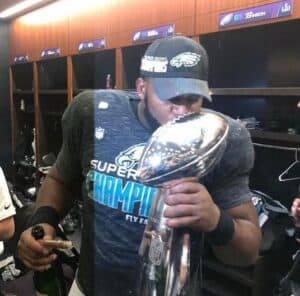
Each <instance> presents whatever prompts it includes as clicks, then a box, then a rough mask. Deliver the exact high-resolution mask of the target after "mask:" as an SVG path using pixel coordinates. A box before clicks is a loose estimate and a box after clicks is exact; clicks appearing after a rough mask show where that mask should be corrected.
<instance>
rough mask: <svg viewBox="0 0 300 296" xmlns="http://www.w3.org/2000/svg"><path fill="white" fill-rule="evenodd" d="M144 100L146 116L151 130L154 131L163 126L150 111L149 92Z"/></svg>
mask: <svg viewBox="0 0 300 296" xmlns="http://www.w3.org/2000/svg"><path fill="white" fill-rule="evenodd" d="M144 101H145V108H144V116H145V119H146V121H147V123H148V125H149V128H150V130H151V132H154V131H155V130H156V129H157V128H159V127H160V126H161V124H160V123H159V122H158V121H157V119H156V118H154V116H153V115H152V114H151V113H150V111H149V107H148V96H147V94H146V95H145V98H144Z"/></svg>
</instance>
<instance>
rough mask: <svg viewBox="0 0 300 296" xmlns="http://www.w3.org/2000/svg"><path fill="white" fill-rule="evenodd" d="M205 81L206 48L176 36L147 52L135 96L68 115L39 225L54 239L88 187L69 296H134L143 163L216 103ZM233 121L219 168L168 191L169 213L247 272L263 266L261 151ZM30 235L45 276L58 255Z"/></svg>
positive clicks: (144, 203)
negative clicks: (257, 167) (174, 128)
mask: <svg viewBox="0 0 300 296" xmlns="http://www.w3.org/2000/svg"><path fill="white" fill-rule="evenodd" d="M207 75H208V58H207V55H206V52H205V50H204V49H203V48H202V46H201V45H199V44H198V43H197V42H195V41H193V40H192V39H190V38H187V37H184V36H178V35H175V36H171V37H167V38H164V39H159V40H156V41H155V42H153V43H152V45H150V46H149V47H148V49H147V50H146V53H145V55H144V57H143V59H142V62H141V77H142V78H139V79H138V80H137V86H136V89H137V94H136V93H130V92H124V91H119V90H99V91H88V92H85V93H82V94H80V95H78V96H77V97H76V98H75V99H74V101H73V102H72V104H71V105H70V106H69V107H68V108H67V110H66V112H65V114H64V116H63V120H62V124H63V138H64V139H63V145H62V149H61V151H60V154H59V156H58V158H57V161H56V164H55V166H54V167H53V169H52V170H51V172H50V173H49V175H48V176H47V178H46V180H45V181H44V183H43V185H42V187H41V189H40V191H39V196H38V200H37V205H36V208H37V210H36V213H35V216H34V218H33V221H32V223H31V224H32V225H34V224H37V223H42V225H43V226H44V228H45V231H46V237H48V238H52V237H53V236H55V226H56V225H57V223H58V221H59V220H60V219H61V218H62V217H63V216H64V215H65V214H66V212H67V211H68V209H70V207H71V205H72V203H73V202H74V199H75V196H76V195H75V193H76V192H79V190H80V186H81V188H82V196H83V230H82V245H81V258H80V264H79V270H78V274H77V277H76V283H75V285H76V287H73V288H72V290H71V292H70V295H89V296H90V295H108V296H113V295H118V296H120V295H132V293H133V292H132V291H133V290H134V286H135V276H136V275H135V271H134V269H135V265H136V262H137V254H138V248H139V244H140V242H141V239H142V234H143V230H144V226H145V224H146V223H147V217H148V215H149V209H150V206H151V201H152V198H153V195H154V193H155V189H154V188H151V187H147V186H143V185H141V184H139V183H138V182H137V180H136V167H137V163H138V161H139V158H140V156H141V152H142V150H143V147H144V146H145V143H146V142H147V140H148V138H149V137H150V135H151V133H152V132H153V131H154V130H155V129H156V128H157V127H158V126H160V125H161V124H164V123H166V122H167V121H168V120H171V119H173V118H175V117H176V116H178V115H182V114H185V113H187V112H199V111H200V109H201V105H202V98H206V99H209V100H210V96H209V90H208V85H207ZM138 97H139V100H138ZM228 120H229V124H230V128H229V136H228V141H227V142H228V143H227V149H226V151H225V153H224V157H223V158H222V160H221V161H220V163H219V165H218V166H217V168H216V169H215V170H214V171H213V172H212V173H210V174H209V175H208V176H206V177H205V178H204V179H203V180H200V182H199V180H196V179H195V178H182V179H180V180H174V181H171V182H169V183H168V184H167V186H169V188H171V189H170V195H168V196H167V197H166V200H165V202H166V203H167V204H168V205H169V207H168V208H167V210H166V211H165V213H164V214H165V217H166V218H167V223H168V225H169V226H170V227H189V228H191V229H192V230H193V231H194V232H195V234H196V236H197V235H198V236H200V233H202V232H205V233H207V237H208V240H209V241H210V243H211V245H212V248H213V249H214V252H215V254H216V256H217V257H218V258H220V260H222V261H223V262H225V263H229V264H234V265H248V264H251V263H253V262H254V261H255V259H256V257H257V254H258V249H259V242H260V231H259V227H258V224H257V217H256V212H255V209H254V206H253V205H252V203H251V201H250V196H251V195H250V192H249V188H248V174H249V171H250V169H251V168H252V165H253V148H252V145H251V141H250V138H249V134H248V133H247V131H246V130H245V129H244V128H243V127H242V126H240V125H239V124H238V123H237V122H236V121H234V120H232V119H230V118H228ZM30 232H31V230H30V228H29V229H27V230H25V231H24V232H23V234H22V235H21V238H20V241H19V256H20V258H21V259H22V260H23V261H24V263H25V264H26V265H27V266H28V267H30V268H33V269H35V270H45V269H47V268H49V267H50V265H51V263H52V262H53V260H55V258H56V255H55V254H53V253H51V252H50V251H49V250H48V249H47V248H45V247H43V245H42V243H41V242H37V241H35V240H34V239H33V238H32V237H31V233H30ZM73 286H74V285H73ZM75 290H77V292H75ZM79 290H80V291H79ZM76 293H77V294H76Z"/></svg>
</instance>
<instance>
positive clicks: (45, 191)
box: [36, 166, 76, 219]
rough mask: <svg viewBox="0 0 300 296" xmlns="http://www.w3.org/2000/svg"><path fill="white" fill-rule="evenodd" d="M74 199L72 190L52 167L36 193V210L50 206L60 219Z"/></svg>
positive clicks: (74, 194)
mask: <svg viewBox="0 0 300 296" xmlns="http://www.w3.org/2000/svg"><path fill="white" fill-rule="evenodd" d="M75 199H76V193H75V192H73V188H72V187H71V186H70V185H68V184H67V183H65V181H64V180H63V179H62V177H61V176H60V174H59V172H58V171H57V169H56V167H55V166H53V167H52V168H51V170H50V172H49V173H48V175H47V177H46V178H45V180H44V181H43V184H42V186H41V188H40V190H39V192H38V197H37V200H36V208H40V207H42V206H50V207H52V208H54V209H55V210H56V211H57V212H58V214H59V217H60V219H62V218H63V217H64V216H65V215H66V213H67V212H68V211H69V210H70V208H71V207H72V205H73V203H74V201H75Z"/></svg>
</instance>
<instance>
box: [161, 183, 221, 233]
mask: <svg viewBox="0 0 300 296" xmlns="http://www.w3.org/2000/svg"><path fill="white" fill-rule="evenodd" d="M163 188H166V189H168V194H167V195H166V197H165V203H166V204H167V205H168V207H167V208H166V210H165V212H164V216H165V218H167V225H168V226H169V227H174V228H177V227H189V228H191V229H193V230H196V231H205V232H209V231H212V230H214V229H215V228H216V227H217V224H218V221H219V218H220V209H219V208H218V206H217V205H216V204H215V203H214V202H213V200H212V197H211V195H210V194H209V193H208V191H207V189H206V188H205V186H203V185H202V184H200V183H199V181H198V179H197V178H194V177H186V178H182V179H178V180H173V181H169V182H165V183H164V184H163Z"/></svg>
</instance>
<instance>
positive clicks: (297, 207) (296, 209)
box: [291, 197, 300, 227]
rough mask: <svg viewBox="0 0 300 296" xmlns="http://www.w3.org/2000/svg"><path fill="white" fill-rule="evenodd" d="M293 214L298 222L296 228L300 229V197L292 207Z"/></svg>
mask: <svg viewBox="0 0 300 296" xmlns="http://www.w3.org/2000/svg"><path fill="white" fill-rule="evenodd" d="M291 214H292V216H293V217H294V218H295V220H296V226H299V227H300V197H296V198H295V199H294V201H293V205H292V207H291Z"/></svg>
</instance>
